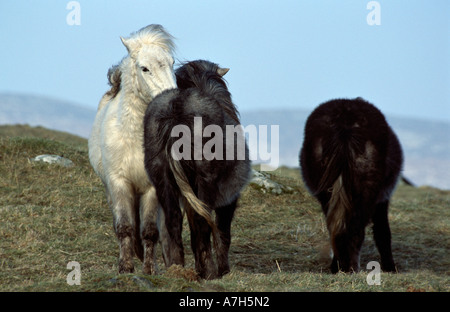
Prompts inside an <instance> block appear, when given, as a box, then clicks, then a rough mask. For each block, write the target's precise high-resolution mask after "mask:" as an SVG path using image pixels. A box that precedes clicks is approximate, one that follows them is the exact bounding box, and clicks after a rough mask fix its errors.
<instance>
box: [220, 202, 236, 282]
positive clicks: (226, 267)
mask: <svg viewBox="0 0 450 312" xmlns="http://www.w3.org/2000/svg"><path fill="white" fill-rule="evenodd" d="M236 206H237V199H236V200H234V201H233V202H231V203H230V204H228V205H227V206H223V207H219V208H217V209H216V224H217V229H218V230H219V236H220V242H218V243H217V250H216V254H217V265H218V268H219V270H218V275H219V276H223V275H225V274H227V273H228V272H230V264H229V262H228V252H229V250H230V243H231V221H232V220H233V216H234V211H235V210H236Z"/></svg>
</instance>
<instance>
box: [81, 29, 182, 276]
mask: <svg viewBox="0 0 450 312" xmlns="http://www.w3.org/2000/svg"><path fill="white" fill-rule="evenodd" d="M121 39H122V43H123V44H124V45H125V47H126V48H127V51H128V55H127V56H126V57H125V58H124V59H123V60H122V61H121V62H120V63H119V65H116V66H113V67H112V68H111V69H110V70H109V71H108V81H109V83H110V85H111V89H110V90H109V91H108V92H106V93H105V95H104V96H103V97H102V99H101V101H100V104H99V106H98V110H97V115H96V117H95V121H94V125H93V127H92V132H91V135H90V137H89V159H90V162H91V165H92V167H93V168H94V171H95V172H96V173H97V174H98V176H99V177H100V178H101V180H102V182H103V184H104V185H105V189H106V197H107V201H108V204H109V206H110V208H111V211H112V213H113V218H114V230H115V232H116V235H117V238H118V240H119V249H120V255H119V272H120V273H127V272H132V271H133V270H134V265H133V255H134V254H136V255H137V256H138V257H139V258H140V259H141V260H143V262H144V263H143V270H144V272H145V273H151V272H153V271H154V269H155V268H154V266H155V265H154V245H155V244H156V242H157V240H158V229H157V225H156V224H157V220H156V218H157V207H158V200H157V197H156V192H155V189H154V187H153V186H152V185H151V183H150V181H149V179H148V177H147V174H146V173H145V169H144V150H143V147H142V145H143V136H144V129H143V120H144V113H145V109H146V108H147V104H148V102H149V101H151V100H152V99H153V98H154V97H155V96H156V95H158V94H159V93H161V92H162V91H163V90H166V89H172V88H175V87H176V81H175V75H174V73H173V58H172V49H173V47H174V45H173V42H172V36H171V35H170V34H168V33H167V32H166V31H165V30H164V28H163V27H162V26H160V25H149V26H147V27H145V28H142V29H141V30H139V31H138V32H136V33H134V34H132V35H131V36H130V37H129V38H126V39H125V38H121Z"/></svg>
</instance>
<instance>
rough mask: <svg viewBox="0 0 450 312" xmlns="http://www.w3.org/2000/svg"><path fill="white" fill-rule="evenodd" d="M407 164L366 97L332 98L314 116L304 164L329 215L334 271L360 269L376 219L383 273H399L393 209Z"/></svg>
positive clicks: (308, 124) (312, 187)
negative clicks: (393, 245)
mask: <svg viewBox="0 0 450 312" xmlns="http://www.w3.org/2000/svg"><path fill="white" fill-rule="evenodd" d="M402 164H403V155H402V149H401V146H400V143H399V141H398V139H397V137H396V135H395V134H394V132H393V131H392V129H391V128H390V127H389V125H388V124H387V122H386V120H385V118H384V116H383V114H382V113H381V112H380V111H379V110H378V109H377V108H376V107H375V106H373V105H372V104H370V103H368V102H366V101H365V100H364V99H362V98H356V99H354V100H349V99H337V100H332V101H329V102H326V103H324V104H322V105H320V106H319V107H317V108H316V109H315V110H314V111H313V112H312V113H311V115H310V116H309V117H308V120H307V122H306V126H305V137H304V142H303V147H302V149H301V152H300V166H301V172H302V176H303V179H304V181H305V183H306V185H307V187H308V189H309V190H310V192H311V193H312V194H313V195H314V196H315V197H316V198H317V199H318V201H319V202H320V204H321V205H322V210H323V212H324V214H325V217H326V222H327V227H328V231H329V234H330V238H331V244H332V249H333V254H334V256H333V261H332V264H331V271H332V272H333V273H336V272H337V271H339V270H342V271H344V272H351V271H354V272H357V271H359V253H360V249H361V246H362V243H363V241H364V231H365V227H366V226H367V225H368V224H369V222H370V221H372V222H373V234H374V240H375V243H376V246H377V248H378V251H379V253H380V256H381V267H382V269H383V270H384V271H395V270H396V269H395V264H394V260H393V257H392V251H391V232H390V228H389V222H388V205H389V199H390V196H391V194H392V192H393V190H394V188H395V185H396V183H397V180H398V177H399V174H400V171H401V168H402Z"/></svg>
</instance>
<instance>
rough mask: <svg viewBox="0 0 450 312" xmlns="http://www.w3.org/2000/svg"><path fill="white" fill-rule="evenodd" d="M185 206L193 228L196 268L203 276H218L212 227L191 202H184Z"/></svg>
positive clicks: (206, 277) (190, 225) (192, 245)
mask: <svg viewBox="0 0 450 312" xmlns="http://www.w3.org/2000/svg"><path fill="white" fill-rule="evenodd" d="M184 206H185V209H186V213H187V217H188V221H189V228H190V230H191V248H192V252H193V253H194V257H195V269H196V271H197V273H198V274H199V275H200V277H201V278H205V279H213V278H215V277H216V269H215V265H214V261H213V258H212V251H211V227H210V225H209V224H208V222H207V221H206V220H205V218H203V217H202V216H200V215H199V214H198V213H197V212H195V211H194V209H193V208H192V207H191V206H190V205H189V204H187V203H184Z"/></svg>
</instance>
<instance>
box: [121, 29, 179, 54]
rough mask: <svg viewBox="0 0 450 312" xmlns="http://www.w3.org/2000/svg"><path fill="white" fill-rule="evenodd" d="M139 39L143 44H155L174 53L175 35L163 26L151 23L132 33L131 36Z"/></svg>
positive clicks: (133, 38)
mask: <svg viewBox="0 0 450 312" xmlns="http://www.w3.org/2000/svg"><path fill="white" fill-rule="evenodd" d="M129 39H132V40H138V41H140V42H141V43H142V44H155V45H158V46H160V47H161V48H163V49H165V50H166V51H167V52H170V53H172V52H173V51H174V50H175V43H174V37H173V36H172V35H171V34H169V33H168V32H167V31H166V30H165V29H164V27H163V26H161V25H158V24H151V25H148V26H146V27H143V28H141V29H140V30H138V31H136V32H134V33H132V34H131V35H130V37H129Z"/></svg>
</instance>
